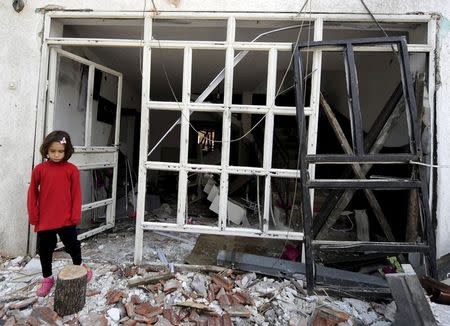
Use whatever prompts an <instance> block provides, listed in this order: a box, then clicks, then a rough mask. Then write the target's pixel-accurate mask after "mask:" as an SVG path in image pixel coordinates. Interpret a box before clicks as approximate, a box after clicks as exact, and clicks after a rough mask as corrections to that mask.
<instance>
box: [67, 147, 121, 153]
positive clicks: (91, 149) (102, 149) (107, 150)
mask: <svg viewBox="0 0 450 326" xmlns="http://www.w3.org/2000/svg"><path fill="white" fill-rule="evenodd" d="M73 148H74V150H75V153H115V152H116V151H117V149H116V148H114V147H104V146H92V147H89V148H88V147H84V146H74V147H73Z"/></svg>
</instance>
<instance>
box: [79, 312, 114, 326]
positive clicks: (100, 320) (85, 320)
mask: <svg viewBox="0 0 450 326" xmlns="http://www.w3.org/2000/svg"><path fill="white" fill-rule="evenodd" d="M80 324H81V325H82V326H108V319H107V318H106V316H105V315H99V314H97V313H95V312H91V313H90V314H89V315H87V316H81V317H80Z"/></svg>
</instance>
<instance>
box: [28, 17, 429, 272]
mask: <svg viewBox="0 0 450 326" xmlns="http://www.w3.org/2000/svg"><path fill="white" fill-rule="evenodd" d="M143 17H145V20H144V38H143V40H119V39H114V40H111V39H92V38H78V39H67V38H56V37H50V36H49V33H48V31H47V30H46V31H45V32H44V34H45V38H44V43H45V44H44V45H45V46H44V47H43V53H42V62H43V63H46V61H47V56H48V49H47V47H48V46H49V45H73V46H116V47H142V49H143V67H142V72H143V76H142V106H141V127H140V139H141V140H140V155H139V179H138V200H137V218H136V234H135V258H134V260H135V263H136V264H140V263H141V262H142V254H143V252H142V250H143V232H144V231H145V230H166V231H178V232H195V233H209V234H224V235H227V234H228V235H241V236H251V237H255V236H257V237H270V238H280V239H295V240H302V239H303V233H302V232H294V231H289V232H288V231H275V230H269V209H268V208H269V205H270V192H271V186H270V184H271V183H270V180H271V178H272V177H284V178H298V177H299V173H298V171H296V170H287V169H273V168H271V163H272V162H271V157H272V137H273V122H274V115H278V114H280V115H281V114H282V115H290V116H295V108H294V107H289V108H288V107H275V106H274V98H275V81H276V58H277V53H278V51H291V47H292V44H291V43H265V42H255V43H251V42H236V41H235V39H234V36H235V28H236V20H280V21H311V22H313V23H314V37H313V40H314V41H320V40H322V35H323V25H324V23H327V22H337V21H339V22H372V19H371V17H370V16H369V15H361V14H298V13H292V14H277V13H203V12H158V14H155V13H146V14H145V15H142V14H139V13H133V12H121V13H117V12H65V11H55V12H50V13H48V14H46V18H45V19H46V25H47V24H48V23H47V20H51V19H59V18H80V19H81V18H99V19H101V18H104V19H107V18H117V19H142V18H143ZM376 18H377V20H378V21H380V22H391V23H395V22H403V23H418V22H422V23H427V24H428V40H427V44H408V51H409V52H411V53H412V52H415V53H428V54H429V59H428V74H429V75H428V76H429V78H428V89H429V99H430V106H431V120H432V121H431V126H432V127H431V133H432V134H434V119H435V117H434V93H435V76H434V69H435V58H434V54H433V53H434V49H435V47H436V18H434V17H432V16H431V15H376ZM153 19H223V20H227V38H226V40H225V41H223V42H217V41H211V42H208V41H201V42H200V41H164V40H152V37H151V35H152V21H153ZM152 48H165V49H182V50H183V51H184V64H183V88H182V100H181V101H180V103H176V102H157V101H150V99H149V91H150V70H151V52H152ZM193 49H217V50H225V51H226V60H225V81H224V83H225V87H224V103H223V105H217V104H216V105H213V104H207V103H202V104H195V103H191V102H190V81H191V64H192V50H193ZM245 50H255V51H266V52H268V53H269V61H268V77H267V103H266V104H267V105H266V106H264V107H263V108H258V109H256V108H254V107H252V106H243V105H233V104H232V103H231V95H232V81H233V68H234V55H235V53H237V52H238V51H245ZM326 50H327V51H328V50H330V51H332V50H333V49H326ZM359 50H370V51H383V52H387V51H391V48H389V47H384V46H379V47H371V48H369V49H367V47H365V48H364V49H358V48H357V47H356V48H355V51H359ZM43 66H45V65H44V64H42V63H41V84H40V87H41V88H40V100H39V105H38V126H37V134H39V130H43V129H41V128H42V126H40V120H41V119H42V112H41V111H42V92H43V91H42V89H43V77H42V76H43V75H45V74H46V71H45V69H44V68H43ZM312 66H313V70H312V77H311V78H312V84H311V98H310V107H309V108H306V110H307V112H308V113H309V129H308V130H309V131H308V132H309V135H308V137H309V138H308V153H310V154H314V153H315V152H316V144H317V131H318V130H317V128H318V110H319V94H320V77H321V67H322V50H313V60H312ZM44 80H45V79H44ZM180 108H181V110H180ZM154 109H158V110H167V111H168V110H174V111H181V112H182V113H183V115H184V117H183V118H182V119H181V140H182V141H180V162H179V163H167V162H155V161H148V160H147V154H148V134H149V128H150V121H149V111H150V110H154ZM190 110H198V111H200V110H202V111H206V112H222V113H223V135H222V141H223V144H222V157H221V158H222V161H221V165H220V166H219V165H200V164H189V163H188V162H187V155H188V142H187V139H188V136H189V123H188V118H186V117H189V113H190ZM235 112H239V113H249V114H255V113H257V114H266V113H267V115H266V123H265V134H264V135H265V136H264V153H263V167H262V168H253V167H241V166H239V167H238V166H230V165H229V164H228V163H229V142H228V141H229V140H230V123H231V113H235ZM431 139H432V140H433V141H434V139H433V137H432V138H431ZM431 150H432V151H434V144H432V146H431ZM433 154H434V153H431V157H433ZM432 163H433V162H432ZM148 169H152V170H166V171H177V172H179V185H178V203H177V223H158V222H145V221H144V214H145V191H146V189H145V186H146V176H147V170H148ZM191 171H193V172H208V173H218V174H220V175H221V181H220V188H221V197H220V202H219V218H218V225H217V226H198V225H189V224H186V221H185V211H186V195H187V174H188V172H191ZM310 173H311V175H312V176H314V173H315V166H314V165H312V164H311V165H310ZM229 174H247V175H255V176H264V178H265V181H266V182H265V189H264V199H265V200H264V211H263V227H262V229H245V228H233V227H229V226H227V223H226V221H227V216H226V206H227V200H228V176H229ZM432 185H433V174H432V173H431V178H430V201H431V200H432V191H433V187H432ZM311 198H312V199H313V196H311Z"/></svg>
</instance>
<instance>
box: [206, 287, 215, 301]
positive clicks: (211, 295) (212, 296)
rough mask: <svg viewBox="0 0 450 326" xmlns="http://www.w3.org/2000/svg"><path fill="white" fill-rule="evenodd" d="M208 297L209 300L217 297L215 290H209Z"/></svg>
mask: <svg viewBox="0 0 450 326" xmlns="http://www.w3.org/2000/svg"><path fill="white" fill-rule="evenodd" d="M207 298H208V301H209V302H212V301H214V300H215V299H216V296H215V295H214V292H213V291H212V290H208V295H207Z"/></svg>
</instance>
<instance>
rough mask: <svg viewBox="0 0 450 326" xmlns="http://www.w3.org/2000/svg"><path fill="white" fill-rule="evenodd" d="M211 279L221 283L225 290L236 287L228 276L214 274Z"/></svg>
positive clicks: (218, 283)
mask: <svg viewBox="0 0 450 326" xmlns="http://www.w3.org/2000/svg"><path fill="white" fill-rule="evenodd" d="M211 279H212V281H213V282H214V283H215V284H217V285H219V286H220V287H222V288H224V289H225V290H231V289H233V287H234V286H233V282H232V281H230V280H227V279H226V278H224V277H222V276H220V275H217V274H213V275H212V276H211Z"/></svg>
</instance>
